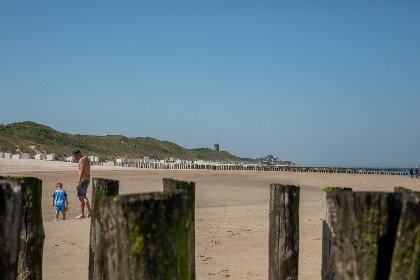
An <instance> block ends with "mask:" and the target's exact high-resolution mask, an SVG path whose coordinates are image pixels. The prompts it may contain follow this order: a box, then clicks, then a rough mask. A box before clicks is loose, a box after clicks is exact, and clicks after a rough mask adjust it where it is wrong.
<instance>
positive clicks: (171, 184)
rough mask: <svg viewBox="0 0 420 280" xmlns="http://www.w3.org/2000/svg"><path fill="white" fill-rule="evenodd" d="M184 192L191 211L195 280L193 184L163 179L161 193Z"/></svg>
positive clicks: (192, 256) (192, 275) (192, 257)
mask: <svg viewBox="0 0 420 280" xmlns="http://www.w3.org/2000/svg"><path fill="white" fill-rule="evenodd" d="M173 190H184V191H186V192H187V194H188V203H189V209H190V211H191V216H192V218H191V220H192V224H191V227H192V231H191V253H190V257H191V279H192V280H194V279H195V182H188V181H179V180H174V179H170V178H163V191H165V192H166V191H173Z"/></svg>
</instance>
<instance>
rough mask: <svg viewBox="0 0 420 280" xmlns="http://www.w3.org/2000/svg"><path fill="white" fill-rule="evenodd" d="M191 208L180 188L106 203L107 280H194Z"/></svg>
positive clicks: (103, 209) (103, 222)
mask: <svg viewBox="0 0 420 280" xmlns="http://www.w3.org/2000/svg"><path fill="white" fill-rule="evenodd" d="M189 207H190V206H189V201H188V195H187V193H186V192H185V191H182V190H176V191H170V192H158V193H144V194H133V195H121V196H115V197H107V198H104V199H102V200H101V202H100V207H99V211H100V214H101V219H100V223H101V227H102V230H103V240H104V253H105V279H150V280H154V279H156V280H157V279H159V280H165V279H182V280H184V279H185V280H190V279H191V268H190V246H191V231H192V213H191V211H190V208H189Z"/></svg>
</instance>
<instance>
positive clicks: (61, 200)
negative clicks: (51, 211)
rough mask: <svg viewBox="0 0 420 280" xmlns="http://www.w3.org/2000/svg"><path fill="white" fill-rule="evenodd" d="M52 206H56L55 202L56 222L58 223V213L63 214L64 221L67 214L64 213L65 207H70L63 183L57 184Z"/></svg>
mask: <svg viewBox="0 0 420 280" xmlns="http://www.w3.org/2000/svg"><path fill="white" fill-rule="evenodd" d="M52 198H53V199H52V206H54V202H55V220H54V221H55V222H57V221H58V212H60V211H61V212H62V213H63V220H65V219H66V212H65V211H64V206H65V205H66V204H67V205H69V202H68V201H67V194H66V192H65V191H64V190H63V185H62V184H61V183H57V185H55V192H54V193H53V195H52Z"/></svg>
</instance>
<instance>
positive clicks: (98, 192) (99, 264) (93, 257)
mask: <svg viewBox="0 0 420 280" xmlns="http://www.w3.org/2000/svg"><path fill="white" fill-rule="evenodd" d="M92 182H93V184H92V186H93V187H92V199H91V206H92V216H91V221H90V241H89V279H104V252H103V242H102V239H103V238H102V229H101V226H100V222H99V221H100V215H99V211H98V209H97V205H99V202H100V200H101V199H102V198H104V197H107V196H113V195H118V192H119V181H116V180H110V179H103V178H93V179H92Z"/></svg>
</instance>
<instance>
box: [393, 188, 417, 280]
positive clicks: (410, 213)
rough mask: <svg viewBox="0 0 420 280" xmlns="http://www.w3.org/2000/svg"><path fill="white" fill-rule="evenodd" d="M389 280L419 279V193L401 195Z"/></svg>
mask: <svg viewBox="0 0 420 280" xmlns="http://www.w3.org/2000/svg"><path fill="white" fill-rule="evenodd" d="M389 279H390V280H399V279H409V280H417V279H420V194H419V193H413V194H406V195H404V196H403V206H402V212H401V218H400V221H399V225H398V231H397V237H396V242H395V247H394V253H393V256H392V263H391V275H390V277H389Z"/></svg>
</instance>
